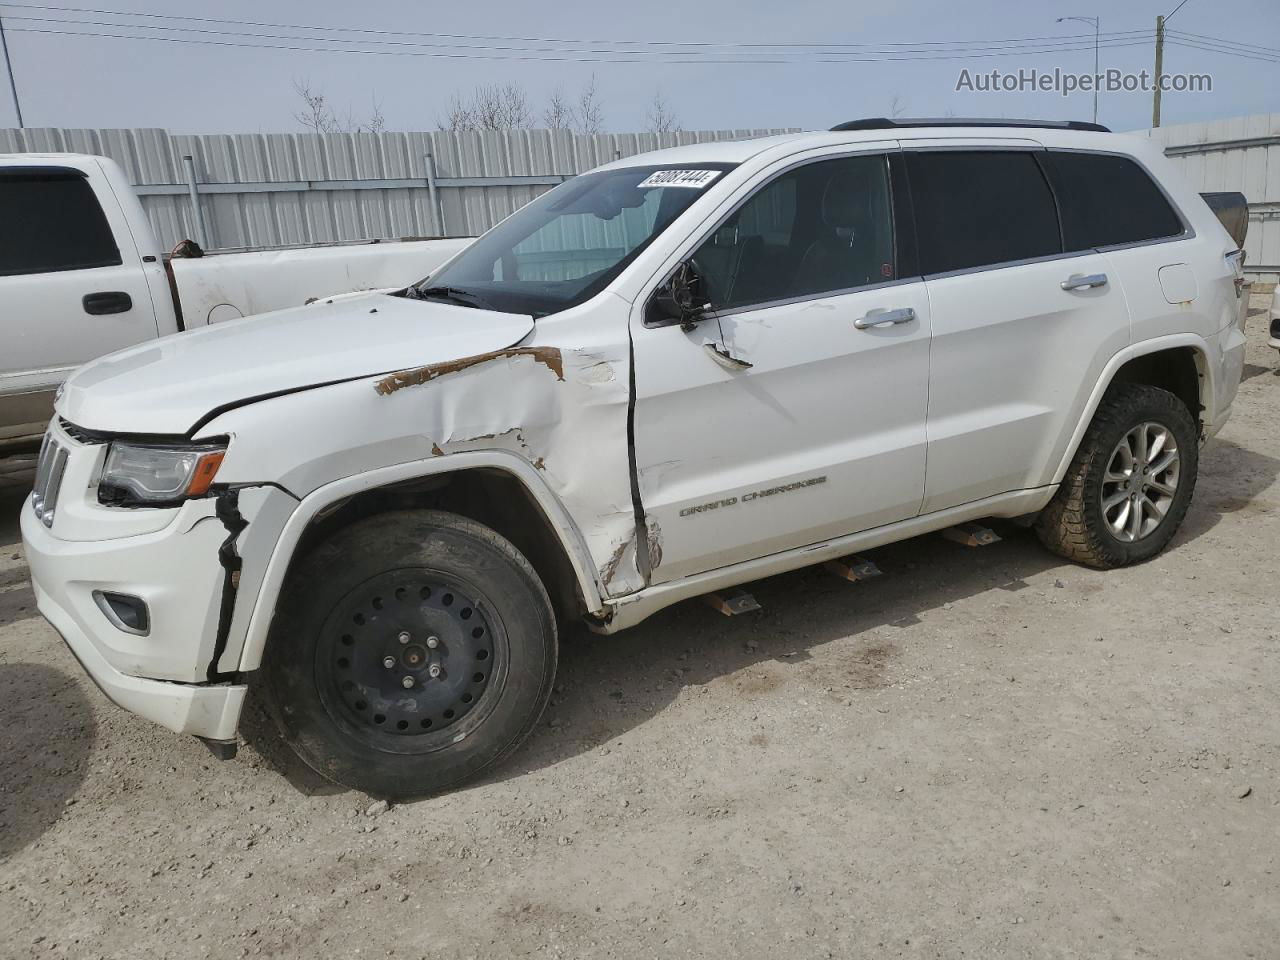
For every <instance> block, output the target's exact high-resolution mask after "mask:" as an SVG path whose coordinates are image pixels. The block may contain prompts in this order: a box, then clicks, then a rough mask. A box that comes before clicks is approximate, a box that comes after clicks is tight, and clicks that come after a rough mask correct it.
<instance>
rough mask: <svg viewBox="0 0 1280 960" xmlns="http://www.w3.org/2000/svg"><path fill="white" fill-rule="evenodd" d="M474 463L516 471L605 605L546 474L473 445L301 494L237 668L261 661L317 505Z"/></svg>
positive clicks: (586, 589)
mask: <svg viewBox="0 0 1280 960" xmlns="http://www.w3.org/2000/svg"><path fill="white" fill-rule="evenodd" d="M478 467H489V468H496V469H498V470H502V471H505V472H506V473H509V474H511V475H512V476H514V477H515V479H516V480H518V481H519V482H520V483H521V484H522V485H523V486H524V487H525V488H526V489H527V490H528V491H529V494H530V495H531V496H532V497H533V499H534V501H535V502H536V503H537V504H538V506H539V508H541V510H542V511H543V512H544V513H545V514H546V517H547V519H548V520H549V521H550V522H551V526H552V528H553V529H554V530H555V531H556V535H557V537H558V539H559V541H560V546H561V548H562V549H563V550H564V552H565V555H566V556H567V557H568V559H569V563H570V566H572V568H573V572H574V575H575V576H576V577H577V579H578V587H579V589H581V590H582V596H583V598H584V599H585V600H586V603H587V606H588V607H589V608H590V609H591V610H592V611H597V612H598V611H603V610H604V600H603V598H602V596H601V593H600V587H599V584H598V583H597V582H596V579H595V565H594V564H593V562H592V560H591V554H590V552H589V551H588V550H587V545H586V541H585V540H583V538H582V534H581V533H580V532H579V530H578V528H577V526H576V525H575V524H574V522H573V518H572V517H570V516H569V513H568V511H567V510H565V508H564V505H563V504H562V503H561V502H560V499H559V498H558V497H557V496H556V495H555V494H554V493H553V492H552V491H551V489H550V487H548V486H547V483H546V480H545V479H544V478H543V477H542V476H541V475H540V474H539V473H538V471H537V470H536V469H535V468H534V467H533V465H532V464H531V463H529V462H528V461H527V460H525V459H523V458H522V457H520V456H518V455H516V454H514V453H510V452H508V451H505V450H476V451H468V452H465V453H454V454H448V455H446V456H443V457H432V458H431V459H429V460H412V461H409V462H408V463H398V464H395V465H393V466H387V467H379V468H377V469H375V470H370V471H367V472H365V473H358V474H355V475H353V476H349V477H343V478H342V479H340V480H334V481H332V482H331V483H327V484H325V485H323V486H321V487H317V488H316V489H315V490H313V491H312V492H311V493H309V494H307V496H306V497H304V498H303V499H302V501H301V502H300V503H299V504H298V506H297V508H296V509H295V510H294V511H293V513H292V514H290V516H289V519H288V520H287V521H286V522H285V525H284V528H283V529H282V530H281V532H280V536H279V537H278V538H277V539H276V544H275V547H274V548H273V549H272V552H271V558H270V560H268V561H267V566H266V570H265V572H264V574H263V577H262V583H261V586H260V587H259V589H258V594H257V596H256V597H255V598H254V601H253V612H252V613H251V614H250V616H249V625H248V628H247V630H246V631H245V638H244V644H243V645H242V647H241V649H240V666H239V669H240V672H242V673H247V672H249V671H251V670H256V669H258V667H259V666H261V664H262V653H263V650H264V649H266V644H267V634H268V632H269V630H270V627H271V618H272V615H273V614H274V612H275V607H276V601H277V600H278V599H279V596H280V590H281V588H282V587H283V585H284V578H285V574H286V573H287V572H288V569H289V565H290V563H292V561H293V557H294V553H295V551H296V550H297V546H298V543H299V541H300V540H301V539H302V535H303V533H304V532H305V531H306V529H307V528H308V527H309V526H310V525H311V522H312V521H313V520H314V519H315V517H316V515H317V514H319V513H320V511H321V510H323V509H324V508H325V507H328V506H331V505H332V504H334V503H337V502H338V501H339V500H344V499H346V498H348V497H351V496H354V495H356V494H359V493H364V492H365V491H368V490H376V489H378V488H379V487H385V486H388V485H390V484H393V483H399V482H400V481H403V480H416V479H419V478H421V477H429V476H435V475H438V474H448V473H457V472H459V471H462V470H471V469H475V468H478Z"/></svg>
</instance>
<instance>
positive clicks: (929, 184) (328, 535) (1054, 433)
mask: <svg viewBox="0 0 1280 960" xmlns="http://www.w3.org/2000/svg"><path fill="white" fill-rule="evenodd" d="M1237 247H1238V244H1237V243H1235V242H1233V241H1232V240H1231V238H1230V237H1229V236H1228V234H1227V232H1226V231H1225V230H1224V229H1223V227H1222V226H1221V225H1220V224H1219V222H1218V220H1217V219H1216V218H1215V216H1214V215H1213V213H1212V212H1211V211H1210V210H1209V209H1208V207H1206V205H1205V203H1204V202H1203V201H1202V200H1201V199H1200V197H1198V196H1197V195H1196V194H1195V193H1194V192H1192V191H1191V190H1189V189H1188V188H1187V187H1185V186H1184V185H1182V184H1181V183H1180V182H1179V180H1178V178H1177V177H1176V175H1175V174H1174V173H1173V171H1172V169H1171V168H1170V165H1169V164H1168V163H1167V162H1166V161H1165V159H1164V157H1163V156H1162V155H1161V154H1160V152H1159V150H1158V149H1157V148H1155V147H1153V146H1150V145H1149V144H1148V143H1147V142H1146V141H1145V140H1141V139H1136V138H1129V137H1123V136H1116V135H1112V134H1109V133H1107V132H1105V131H1104V130H1103V129H1102V128H1098V127H1095V126H1093V125H1091V124H1051V123H1034V122H1025V123H1023V122H1017V121H991V122H984V121H964V122H957V121H927V122H926V121H920V122H905V121H857V122H854V123H850V124H843V125H841V127H838V128H836V129H835V130H834V131H830V132H825V133H806V134H797V135H790V136H783V137H775V138H771V139H763V140H751V141H746V142H738V143H715V144H700V145H696V146H687V147H680V148H677V149H674V150H667V151H663V152H660V153H653V154H648V155H645V156H637V157H631V158H629V159H626V160H619V161H617V162H615V163H611V164H608V165H606V166H604V167H601V168H599V169H597V170H595V171H593V172H591V173H588V174H585V175H583V176H580V177H577V178H576V179H574V180H571V181H569V182H568V183H565V184H564V185H563V186H560V187H558V188H556V189H555V190H552V191H551V192H549V193H547V194H545V195H543V196H541V197H539V198H538V199H537V200H535V201H533V202H532V203H530V204H529V205H528V206H526V207H524V208H523V209H521V210H519V211H518V212H517V213H515V214H514V215H512V216H511V217H509V218H508V219H507V220H505V221H503V222H502V223H501V224H499V225H498V226H497V227H495V228H494V229H493V230H491V231H490V232H489V233H487V234H486V235H484V236H483V237H481V238H480V239H479V240H477V241H476V242H475V243H474V244H473V245H471V246H470V247H468V248H467V249H465V250H464V251H463V252H462V253H460V254H459V255H458V256H457V257H455V258H454V259H453V260H452V261H451V262H449V263H447V264H446V265H445V266H443V267H442V268H440V269H439V270H438V271H437V272H436V273H435V274H433V275H432V276H431V277H430V278H429V279H427V280H425V281H423V282H422V283H420V284H418V285H416V286H413V287H409V288H408V289H404V290H398V291H394V292H389V293H372V294H363V295H353V296H348V297H345V298H339V299H334V300H331V301H328V302H323V303H317V304H313V305H311V306H308V307H303V308H299V309H294V310H286V311H282V312H280V313H276V314H270V315H267V316H265V317H259V318H254V319H252V320H248V321H232V322H229V323H224V324H221V325H219V326H216V327H212V328H208V329H204V330H199V331H195V332H190V333H184V334H179V335H177V336H172V337H168V338H166V339H162V340H160V341H157V342H152V343H148V344H145V345H142V346H139V347H136V348H133V349H130V350H125V351H123V352H120V353H116V354H113V355H111V356H108V357H106V358H104V359H101V360H98V361H95V362H93V363H91V364H89V365H88V366H86V367H84V368H82V369H81V370H80V371H79V372H77V373H76V374H75V375H74V376H72V377H71V378H70V380H69V381H68V382H67V384H66V387H65V390H64V392H63V393H62V395H61V397H60V398H59V400H58V403H57V417H56V418H55V420H54V422H53V423H52V424H51V426H50V427H49V432H48V436H47V437H46V439H45V443H44V450H43V453H42V456H41V460H40V467H39V476H38V478H37V481H36V487H35V491H34V493H33V494H32V496H31V498H30V501H29V503H28V505H27V506H26V507H25V508H24V510H23V516H22V533H23V538H24V540H25V543H26V551H27V557H28V560H29V562H30V566H31V571H32V576H33V579H34V583H35V592H36V596H37V598H38V603H39V608H40V611H41V612H42V613H43V614H44V616H45V617H46V618H48V620H49V622H50V623H52V624H53V626H54V627H55V628H56V629H57V630H58V632H59V633H60V634H61V635H62V636H63V638H64V639H65V640H66V642H67V644H68V646H69V647H70V648H71V650H72V651H73V652H74V653H75V655H76V656H77V657H78V658H79V660H80V662H81V663H82V664H83V665H84V667H85V669H86V670H88V672H89V673H90V674H91V675H92V676H93V678H94V680H96V681H97V683H98V684H99V685H100V686H101V687H102V689H103V690H104V691H105V692H106V694H107V695H108V696H109V697H110V698H111V699H113V700H114V701H115V702H116V703H118V704H120V705H121V706H123V707H125V708H126V709H129V710H132V711H134V712H136V713H138V714H140V715H142V716H144V717H147V718H149V719H151V720H153V721H155V722H157V723H160V724H162V725H164V726H166V727H168V728H170V729H172V730H175V731H178V732H182V733H189V734H195V735H197V736H199V737H202V738H204V739H205V740H206V741H209V742H210V743H211V744H212V745H214V746H215V747H218V746H221V747H223V748H224V752H228V753H229V752H231V748H232V747H233V745H234V744H235V742H236V727H237V721H238V718H239V715H240V711H241V707H242V704H243V702H244V698H245V694H246V691H247V690H248V689H249V687H250V686H251V685H256V686H257V687H259V688H260V690H261V693H262V695H263V697H264V699H265V701H266V702H267V703H268V705H269V707H270V709H271V712H272V713H273V715H274V717H275V719H276V721H277V723H278V725H279V728H280V731H281V733H282V734H283V736H284V738H285V739H286V740H287V741H288V742H289V743H290V744H291V746H292V747H293V749H294V750H295V751H297V753H298V754H299V755H300V756H301V757H302V759H303V760H305V761H306V763H308V764H309V765H310V766H312V767H313V768H315V769H316V770H317V771H319V772H320V773H321V774H323V775H325V776H326V777H330V778H332V779H333V780H336V781H338V782H340V783H343V784H347V785H350V786H353V787H358V788H361V789H364V790H367V791H369V792H371V793H374V794H380V795H390V796H402V795H418V794H424V793H430V792H433V791H438V790H442V789H446V788H449V787H452V786H454V785H457V784H459V783H461V782H463V781H464V780H467V779H468V778H472V777H475V776H477V775H478V774H481V773H482V772H484V771H486V770H488V769H490V768H492V767H493V766H494V765H495V764H496V763H498V762H499V761H500V760H501V759H502V758H503V757H505V756H506V755H507V754H509V753H510V752H511V751H512V750H514V749H515V748H516V746H517V745H518V744H519V743H520V742H521V740H522V739H523V738H524V737H525V736H526V735H527V734H528V733H529V731H530V730H531V728H532V727H533V725H534V724H535V722H536V721H537V718H538V716H539V714H540V712H541V711H542V709H543V706H544V705H545V704H546V702H547V698H548V695H549V693H550V691H551V688H552V681H553V676H554V673H555V669H556V650H557V623H558V622H565V621H566V620H568V619H570V618H585V619H586V621H587V622H588V623H589V624H590V625H591V626H592V627H593V628H594V629H596V630H598V631H600V632H604V633H609V632H613V631H616V630H619V629H622V628H624V627H628V626H631V625H633V624H636V623H638V622H639V621H641V620H642V619H644V618H645V617H647V616H648V615H649V614H651V613H653V612H654V611H656V610H659V609H661V608H662V607H665V606H667V605H669V604H672V603H675V602H676V601H678V600H681V599H683V598H687V597H692V596H696V595H700V594H705V593H708V592H711V591H715V590H719V589H722V588H725V587H728V586H731V585H734V584H740V583H743V582H747V581H751V580H755V579H758V578H761V577H764V576H768V575H770V574H775V573H778V572H781V571H785V570H789V569H793V568H796V567H800V566H804V565H808V564H813V563H817V562H821V561H824V560H830V559H834V558H839V557H842V556H845V555H847V554H850V553H851V552H853V551H855V550H858V549H861V548H867V547H873V546H876V545H878V544H884V543H888V542H890V541H894V540H901V539H903V538H907V537H912V536H915V535H918V534H921V533H926V532H929V531H933V530H938V529H941V528H945V527H949V526H952V525H955V524H957V523H960V522H964V521H969V520H973V519H976V518H982V517H1018V516H1024V515H1027V514H1032V513H1036V512H1038V513H1039V517H1038V519H1037V520H1036V529H1037V530H1038V531H1039V534H1040V536H1041V538H1042V539H1043V541H1044V542H1045V544H1046V545H1048V546H1049V548H1050V549H1052V550H1054V551H1056V552H1058V553H1060V554H1062V555H1063V556H1065V557H1068V558H1070V559H1073V560H1076V561H1079V562H1081V563H1086V564H1089V565H1092V566H1096V567H1115V566H1120V565H1123V564H1127V563H1131V562H1134V561H1139V560H1143V559H1145V558H1147V557H1150V556H1152V555H1153V554H1155V553H1157V552H1158V551H1159V550H1161V549H1162V548H1163V547H1164V546H1165V545H1166V544H1167V543H1168V542H1169V539H1170V537H1172V536H1173V534H1174V531H1175V530H1176V529H1177V527H1178V524H1179V522H1180V521H1181V520H1182V518H1183V515H1184V514H1185V513H1186V510H1187V505H1188V502H1189V501H1190V499H1191V494H1192V489H1193V487H1194V485H1195V481H1196V465H1197V458H1198V455H1199V448H1200V443H1201V442H1202V441H1203V440H1204V439H1205V438H1206V437H1208V436H1211V435H1212V434H1213V433H1214V432H1215V431H1217V430H1218V429H1219V428H1220V427H1221V426H1222V424H1223V422H1224V421H1225V420H1226V418H1227V416H1228V414H1229V412H1230V409H1231V403H1232V400H1233V398H1234V396H1235V392H1236V386H1237V383H1238V380H1239V377H1240V370H1241V363H1242V357H1243V346H1244V335H1243V331H1242V329H1241V326H1240V322H1239V321H1238V319H1237V318H1238V317H1239V316H1240V315H1241V311H1240V310H1239V309H1238V308H1239V304H1238V299H1237V298H1238V293H1237V290H1238V281H1239V280H1240V277H1241V275H1240V255H1239V251H1238V249H1237Z"/></svg>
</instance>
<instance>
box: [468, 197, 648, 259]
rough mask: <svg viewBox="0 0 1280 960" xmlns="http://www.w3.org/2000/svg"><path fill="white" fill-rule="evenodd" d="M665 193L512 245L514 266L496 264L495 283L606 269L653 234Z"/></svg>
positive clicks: (550, 227)
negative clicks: (607, 216) (612, 214)
mask: <svg viewBox="0 0 1280 960" xmlns="http://www.w3.org/2000/svg"><path fill="white" fill-rule="evenodd" d="M663 193H664V191H662V190H648V191H645V193H644V194H643V197H644V202H643V203H641V204H640V205H639V206H634V207H624V208H622V210H621V211H620V212H619V213H618V215H617V216H615V217H614V218H613V219H611V220H606V219H602V218H601V217H599V216H597V215H596V214H594V213H571V214H566V215H564V216H561V217H557V218H556V219H554V220H552V221H551V222H550V223H548V224H546V225H545V226H543V227H541V228H540V229H538V230H536V231H534V232H533V233H531V234H530V235H529V236H527V237H525V238H524V239H523V240H521V241H520V242H519V243H517V244H516V245H515V246H514V247H512V249H511V258H512V262H510V263H507V262H504V261H502V260H498V261H496V262H495V263H494V275H493V279H494V280H534V281H561V280H578V279H581V278H583V277H589V276H590V275H591V274H593V273H598V272H599V271H601V270H607V269H608V268H609V267H611V266H613V265H614V264H615V263H617V262H618V261H619V260H621V259H622V258H623V257H625V256H626V255H627V254H629V253H630V252H631V251H632V250H633V249H635V248H636V247H637V246H639V245H640V244H642V243H644V242H645V241H646V240H648V239H649V238H650V237H651V236H652V235H653V232H654V224H655V223H656V222H657V219H658V208H659V205H660V204H661V202H662V195H663ZM508 270H510V275H509V276H508V273H507V271H508Z"/></svg>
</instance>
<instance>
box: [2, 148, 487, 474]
mask: <svg viewBox="0 0 1280 960" xmlns="http://www.w3.org/2000/svg"><path fill="white" fill-rule="evenodd" d="M469 242H470V241H469V240H465V239H459V240H422V241H402V242H389V243H388V242H375V243H363V244H344V245H333V246H327V247H313V248H306V249H296V250H279V251H271V252H263V253H231V254H218V255H215V256H202V255H198V256H191V255H189V254H190V253H197V254H198V253H199V249H198V248H197V247H194V245H193V244H190V243H186V244H183V245H181V247H180V249H181V250H184V251H188V255H187V256H181V255H179V256H174V257H172V258H171V257H168V256H166V255H165V253H164V251H162V250H161V249H160V246H159V243H158V241H157V240H156V238H155V235H154V233H153V232H152V230H151V226H150V224H149V223H148V222H147V218H146V215H145V214H144V213H143V210H142V206H141V204H140V203H139V201H138V198H137V197H136V196H135V195H134V192H133V188H132V187H131V186H130V185H129V181H128V180H127V178H126V177H125V175H124V173H123V171H122V170H121V169H120V168H119V166H117V165H116V164H115V163H114V162H113V161H111V160H109V159H107V158H105V157H94V156H83V155H78V154H5V155H0V335H2V336H3V343H4V349H3V351H0V455H3V454H4V453H7V452H15V451H17V450H20V449H21V448H23V447H26V446H32V447H33V446H35V445H37V444H39V442H40V436H41V434H43V433H44V428H45V425H46V424H47V423H48V422H49V416H50V414H51V413H52V410H53V394H54V391H55V390H56V389H57V387H58V385H59V384H61V383H62V381H63V379H64V378H65V377H66V376H67V374H69V373H70V372H71V371H72V370H74V369H75V368H76V367H78V366H80V365H81V364H82V363H84V362H85V361H87V360H92V359H94V358H95V357H100V356H102V355H103V354H107V353H111V352H113V351H115V350H119V349H121V348H122V347H128V346H131V345H133V344H136V343H141V342H143V341H147V340H154V339H156V338H157V337H162V336H164V335H166V334H170V333H176V332H178V331H180V330H190V329H193V328H196V327H202V326H205V325H206V324H210V323H216V322H218V321H221V320H229V319H233V318H236V317H242V316H249V315H251V314H256V313H265V312H267V311H269V310H279V309H281V308H283V307H292V306H300V305H301V304H303V303H304V302H306V301H307V300H308V299H312V298H315V297H319V296H327V295H330V294H336V293H345V292H348V291H353V290H369V289H377V288H381V287H392V286H404V284H406V283H409V282H411V281H413V280H417V279H421V278H422V277H424V276H426V275H427V274H428V273H430V272H431V270H432V269H434V268H435V267H436V266H438V265H439V264H441V263H442V262H444V261H445V260H447V259H448V258H449V257H451V256H452V255H453V254H455V253H457V252H458V250H460V249H462V247H464V246H465V245H466V244H467V243H469Z"/></svg>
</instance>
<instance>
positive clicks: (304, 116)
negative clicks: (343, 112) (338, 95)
mask: <svg viewBox="0 0 1280 960" xmlns="http://www.w3.org/2000/svg"><path fill="white" fill-rule="evenodd" d="M293 89H294V90H295V91H296V92H297V94H298V96H300V97H301V98H302V103H303V106H302V109H301V110H299V111H298V112H297V113H295V114H294V115H293V118H294V119H295V120H297V121H298V123H300V124H302V125H303V126H304V127H306V128H307V129H308V130H310V131H311V132H312V133H332V132H334V131H335V130H336V129H337V128H338V118H337V117H336V116H334V113H333V108H332V107H330V106H329V101H328V100H327V99H326V98H325V95H324V94H323V93H321V92H320V91H318V90H312V89H311V81H309V80H294V81H293Z"/></svg>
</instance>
